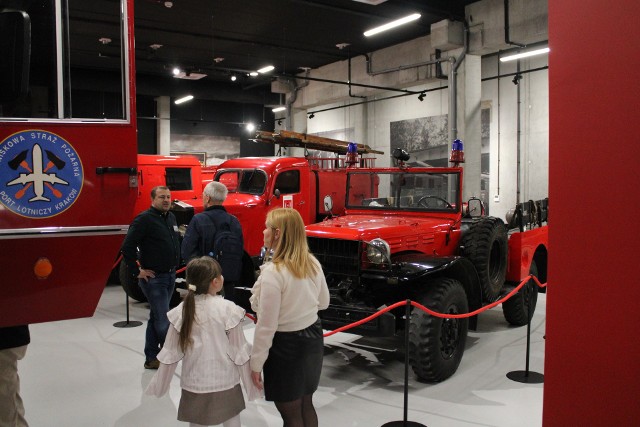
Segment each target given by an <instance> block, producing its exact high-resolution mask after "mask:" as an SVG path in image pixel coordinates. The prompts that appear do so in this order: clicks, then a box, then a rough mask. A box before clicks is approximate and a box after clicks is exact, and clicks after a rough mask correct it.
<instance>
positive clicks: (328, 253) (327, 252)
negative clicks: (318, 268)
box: [308, 237, 362, 277]
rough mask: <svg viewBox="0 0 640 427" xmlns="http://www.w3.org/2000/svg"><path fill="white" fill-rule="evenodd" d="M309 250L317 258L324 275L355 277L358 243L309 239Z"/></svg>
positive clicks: (357, 269)
mask: <svg viewBox="0 0 640 427" xmlns="http://www.w3.org/2000/svg"><path fill="white" fill-rule="evenodd" d="M308 241H309V249H311V252H312V253H313V254H314V255H315V256H316V258H318V261H320V264H322V268H323V269H324V272H325V274H327V275H329V274H331V275H338V276H351V277H354V276H355V277H357V276H358V275H359V272H360V259H361V251H362V245H361V244H360V242H358V241H351V240H340V239H323V238H318V237H309V238H308Z"/></svg>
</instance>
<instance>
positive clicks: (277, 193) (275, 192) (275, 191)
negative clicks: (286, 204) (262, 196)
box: [267, 188, 280, 206]
mask: <svg viewBox="0 0 640 427" xmlns="http://www.w3.org/2000/svg"><path fill="white" fill-rule="evenodd" d="M274 197H275V198H276V199H278V200H280V190H278V189H277V188H276V189H275V190H274V191H273V196H271V197H269V200H267V206H268V205H270V204H271V201H272V200H273V198H274Z"/></svg>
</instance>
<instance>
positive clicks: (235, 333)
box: [146, 256, 260, 427]
mask: <svg viewBox="0 0 640 427" xmlns="http://www.w3.org/2000/svg"><path fill="white" fill-rule="evenodd" d="M186 274H187V283H188V284H189V285H188V290H189V292H188V293H187V295H186V297H185V299H184V301H183V302H182V303H180V305H178V306H177V307H176V308H174V309H173V310H171V311H169V313H167V317H168V318H169V322H170V323H171V327H169V332H168V333H167V338H166V340H165V343H164V347H163V348H162V350H161V351H160V353H159V354H158V360H159V361H160V362H161V364H160V368H159V369H158V372H157V373H156V375H155V376H154V378H153V379H152V381H151V383H150V384H149V387H148V388H147V391H146V393H147V394H152V395H155V396H158V397H160V396H163V395H164V394H165V393H166V392H167V391H168V389H169V385H170V383H171V377H172V376H173V374H174V372H175V369H176V366H177V364H178V361H180V360H182V375H181V379H180V387H181V388H182V395H181V397H180V405H179V408H178V420H179V421H186V422H189V425H190V426H192V427H195V426H209V425H217V424H221V423H222V425H223V426H224V427H240V412H241V411H242V410H243V409H244V408H245V400H244V397H243V394H242V389H241V387H240V381H241V379H242V380H243V383H244V385H245V389H246V391H247V394H248V396H247V397H248V399H249V400H254V399H255V398H257V397H260V391H259V390H258V389H257V388H256V387H255V386H254V385H253V384H252V382H251V372H250V368H249V364H248V362H249V355H250V353H251V346H250V345H249V344H248V343H247V341H246V339H245V336H244V332H243V330H242V324H241V322H242V320H243V319H244V316H245V311H244V309H242V308H241V307H239V306H237V305H236V304H234V303H233V302H231V301H229V300H225V299H224V298H223V297H222V296H220V295H218V292H220V290H221V289H222V287H223V284H224V277H222V274H221V268H220V264H218V262H217V261H216V260H215V259H213V258H210V257H207V256H204V257H201V258H195V259H193V260H191V261H190V262H189V264H188V265H187V272H186Z"/></svg>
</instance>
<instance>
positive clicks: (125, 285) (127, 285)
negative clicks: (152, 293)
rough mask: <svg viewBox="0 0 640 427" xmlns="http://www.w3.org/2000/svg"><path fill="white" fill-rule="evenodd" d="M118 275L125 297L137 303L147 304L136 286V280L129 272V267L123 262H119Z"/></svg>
mask: <svg viewBox="0 0 640 427" xmlns="http://www.w3.org/2000/svg"><path fill="white" fill-rule="evenodd" d="M118 273H119V276H120V284H121V285H122V289H124V291H125V292H126V293H127V295H129V296H130V297H131V298H133V299H134V300H136V301H138V302H147V297H146V296H144V293H143V292H142V289H140V286H138V278H137V277H136V276H134V275H133V274H132V273H131V272H130V271H129V267H128V266H127V263H126V262H124V260H122V261H120V266H119V267H118Z"/></svg>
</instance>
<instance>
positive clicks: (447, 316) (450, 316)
mask: <svg viewBox="0 0 640 427" xmlns="http://www.w3.org/2000/svg"><path fill="white" fill-rule="evenodd" d="M529 279H533V280H534V281H535V282H536V284H537V285H538V286H539V287H541V288H544V287H546V286H547V284H546V283H544V284H543V283H540V281H539V280H538V278H537V277H536V276H531V275H529V276H527V277H525V278H524V279H523V280H522V282H520V284H519V285H518V286H516V287H515V289H513V290H512V291H511V292H509V293H508V294H507V295H506V296H505V297H504V298H502V299H499V300H498V301H495V302H492V303H491V304H488V305H485V306H484V307H481V308H479V309H478V310H475V311H473V312H471V313H463V314H444V313H438V312H437V311H433V310H430V309H428V308H427V307H425V306H424V305H422V304H420V303H417V302H415V301H411V305H412V306H414V307H416V308H419V309H420V310H422V311H424V312H426V313H428V314H430V315H432V316H435V317H440V318H443V319H463V318H465V317H471V316H475V315H477V314H479V313H482V312H483V311H487V310H489V309H491V308H493V307H495V306H497V305H499V304H502V303H503V302H505V301H506V300H508V299H509V298H511V297H512V296H513V295H515V294H516V293H517V292H518V291H519V290H520V289H521V288H522V287H523V286H524V285H525V284H526V283H527V282H528V281H529ZM406 303H407V302H406V301H399V302H397V303H395V304H392V305H390V306H389V307H385V308H383V309H382V310H380V311H378V312H376V313H374V314H372V315H371V316H368V317H365V318H364V319H361V320H358V321H357V322H354V323H350V324H348V325H345V326H341V327H339V328H338V329H334V330H333V331H329V332H327V333H325V334H324V335H323V336H324V337H329V336H331V335H333V334H337V333H338V332H344V331H346V330H348V329H351V328H355V327H356V326H360V325H362V324H363V323H367V322H368V321H370V320H373V319H375V318H376V317H378V316H381V315H382V314H383V313H386V312H388V311H391V310H393V309H395V308H397V307H400V306H403V305H405V304H406Z"/></svg>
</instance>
